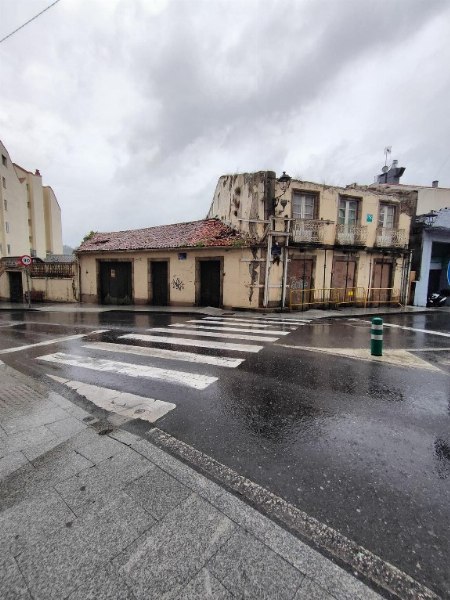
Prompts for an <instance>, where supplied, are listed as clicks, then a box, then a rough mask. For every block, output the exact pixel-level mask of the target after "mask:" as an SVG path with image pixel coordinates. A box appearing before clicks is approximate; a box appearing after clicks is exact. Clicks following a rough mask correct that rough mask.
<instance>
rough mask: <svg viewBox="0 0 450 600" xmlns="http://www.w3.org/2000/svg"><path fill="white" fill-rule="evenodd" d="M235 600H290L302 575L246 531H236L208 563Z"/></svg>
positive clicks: (210, 569)
mask: <svg viewBox="0 0 450 600" xmlns="http://www.w3.org/2000/svg"><path fill="white" fill-rule="evenodd" d="M207 568H208V570H209V571H210V572H211V573H212V574H213V575H214V576H215V577H216V578H217V579H218V580H219V581H220V582H221V583H222V584H223V585H224V586H225V587H226V588H227V589H228V590H229V591H230V592H231V593H232V594H234V595H235V596H237V597H238V598H251V599H252V600H257V599H259V598H261V599H271V598H274V599H275V598H276V599H277V600H292V598H293V596H294V594H295V593H296V591H297V589H298V588H299V587H300V584H301V582H302V580H303V575H302V573H300V571H298V570H297V569H295V568H294V567H293V566H292V565H290V564H289V563H288V562H287V561H285V560H284V559H283V558H281V557H280V556H279V555H278V554H276V553H275V552H273V551H272V550H270V549H269V548H268V547H267V546H265V545H264V544H262V543H261V542H259V541H258V540H257V539H256V538H254V537H253V536H251V535H250V534H248V533H246V532H245V531H242V530H239V531H237V532H236V533H235V534H234V535H233V536H232V537H231V538H230V539H229V540H228V541H227V542H226V543H225V544H224V545H223V546H222V548H221V549H220V550H219V551H218V552H217V554H216V555H215V556H214V557H213V558H212V559H211V560H210V561H209V562H208V563H207Z"/></svg>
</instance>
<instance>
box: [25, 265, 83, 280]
mask: <svg viewBox="0 0 450 600" xmlns="http://www.w3.org/2000/svg"><path fill="white" fill-rule="evenodd" d="M74 264H75V263H33V264H32V265H31V267H30V275H31V277H50V278H53V279H65V278H71V277H73V276H74V271H75V269H74Z"/></svg>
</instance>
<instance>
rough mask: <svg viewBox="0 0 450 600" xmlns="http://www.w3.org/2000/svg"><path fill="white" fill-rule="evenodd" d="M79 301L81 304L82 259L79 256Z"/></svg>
mask: <svg viewBox="0 0 450 600" xmlns="http://www.w3.org/2000/svg"><path fill="white" fill-rule="evenodd" d="M77 258H78V302H79V303H80V304H81V260H80V257H79V256H78V257H77Z"/></svg>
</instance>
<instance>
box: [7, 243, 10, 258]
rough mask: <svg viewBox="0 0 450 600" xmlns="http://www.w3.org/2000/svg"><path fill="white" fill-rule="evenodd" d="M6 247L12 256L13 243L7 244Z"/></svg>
mask: <svg viewBox="0 0 450 600" xmlns="http://www.w3.org/2000/svg"><path fill="white" fill-rule="evenodd" d="M6 248H7V250H8V256H11V244H7V245H6Z"/></svg>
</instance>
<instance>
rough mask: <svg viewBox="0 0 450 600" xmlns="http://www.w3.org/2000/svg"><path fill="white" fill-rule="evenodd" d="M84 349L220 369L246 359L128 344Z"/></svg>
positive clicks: (106, 343)
mask: <svg viewBox="0 0 450 600" xmlns="http://www.w3.org/2000/svg"><path fill="white" fill-rule="evenodd" d="M83 348H92V350H106V351H107V352H125V353H126V354H137V355H139V356H152V357H153V358H167V359H168V360H181V361H186V362H193V363H203V364H206V365H216V366H218V367H230V368H232V369H234V368H235V367H238V366H239V365H240V364H242V363H243V362H244V361H245V359H244V358H228V357H226V356H208V355H207V354H195V353H194V352H182V351H180V350H165V349H163V348H149V347H146V346H130V345H127V344H113V343H111V344H110V343H108V342H92V343H91V344H83Z"/></svg>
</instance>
